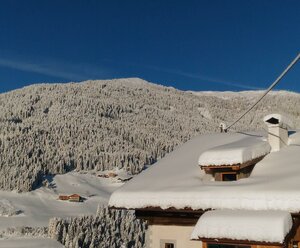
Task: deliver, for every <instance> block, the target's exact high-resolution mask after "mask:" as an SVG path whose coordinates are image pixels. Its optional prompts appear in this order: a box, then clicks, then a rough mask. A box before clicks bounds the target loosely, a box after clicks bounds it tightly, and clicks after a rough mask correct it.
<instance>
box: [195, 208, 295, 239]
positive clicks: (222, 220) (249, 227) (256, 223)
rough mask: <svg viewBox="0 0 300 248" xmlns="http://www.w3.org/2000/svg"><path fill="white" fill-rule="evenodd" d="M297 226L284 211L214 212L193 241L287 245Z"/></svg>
mask: <svg viewBox="0 0 300 248" xmlns="http://www.w3.org/2000/svg"><path fill="white" fill-rule="evenodd" d="M292 226H293V220H292V216H291V214H290V213H289V212H284V211H247V210H214V211H208V212H205V213H204V214H203V215H202V216H201V217H200V219H199V220H198V222H197V224H196V226H195V228H194V230H193V233H192V235H191V239H194V240H198V239H200V240H201V239H226V240H227V239H228V240H238V241H254V242H267V243H280V244H282V243H284V241H285V238H286V236H287V234H288V233H289V232H290V231H291V229H292Z"/></svg>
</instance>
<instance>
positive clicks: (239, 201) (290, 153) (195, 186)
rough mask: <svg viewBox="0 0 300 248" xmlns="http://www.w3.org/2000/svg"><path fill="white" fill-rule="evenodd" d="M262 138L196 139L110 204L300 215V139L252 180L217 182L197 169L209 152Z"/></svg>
mask: <svg viewBox="0 0 300 248" xmlns="http://www.w3.org/2000/svg"><path fill="white" fill-rule="evenodd" d="M294 135H296V134H294ZM262 138H263V136H262V135H260V134H258V133H249V134H247V133H218V134H207V135H201V136H198V137H195V138H193V139H192V140H190V141H188V142H187V143H185V144H184V145H182V146H180V147H178V148H177V149H176V150H175V151H173V152H172V153H170V154H168V155H167V156H165V157H164V158H163V159H161V160H160V161H158V162H157V163H156V164H154V165H152V166H151V167H150V168H148V169H147V170H145V171H143V172H142V173H141V174H140V175H138V176H136V177H135V178H133V179H132V180H131V181H130V182H128V183H126V184H125V185H124V186H123V187H121V188H120V189H119V190H117V191H115V192H114V193H113V194H112V196H111V198H110V201H109V205H110V206H114V207H119V208H127V209H130V208H132V209H135V208H146V207H159V208H162V209H167V208H171V207H174V208H176V209H184V208H190V209H194V210H200V209H202V210H205V209H244V210H284V211H289V212H300V190H299V188H300V157H299V154H300V143H297V140H298V139H296V138H295V139H294V141H293V145H289V146H287V147H284V148H283V149H281V150H280V151H279V152H274V153H270V154H268V155H267V156H266V157H264V159H263V160H261V161H260V162H259V163H257V164H256V166H255V167H254V169H253V171H252V174H251V175H250V177H249V178H245V179H241V180H238V181H231V182H220V181H219V182H215V181H213V180H212V178H211V177H210V176H209V175H207V174H205V172H204V171H203V170H200V168H199V166H198V161H197V160H198V158H199V155H200V154H202V153H203V152H205V151H207V150H209V149H213V148H215V147H219V146H222V145H225V144H230V143H233V142H242V143H243V142H250V141H251V140H252V139H260V140H261V139H262Z"/></svg>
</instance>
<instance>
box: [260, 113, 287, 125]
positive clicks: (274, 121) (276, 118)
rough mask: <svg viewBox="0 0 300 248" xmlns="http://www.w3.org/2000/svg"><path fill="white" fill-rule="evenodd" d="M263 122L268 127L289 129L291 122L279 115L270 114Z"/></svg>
mask: <svg viewBox="0 0 300 248" xmlns="http://www.w3.org/2000/svg"><path fill="white" fill-rule="evenodd" d="M264 122H265V123H266V124H267V126H268V127H274V126H280V127H283V128H291V127H292V124H291V121H290V120H289V119H288V118H286V117H285V116H283V115H281V114H270V115H267V116H265V117H264Z"/></svg>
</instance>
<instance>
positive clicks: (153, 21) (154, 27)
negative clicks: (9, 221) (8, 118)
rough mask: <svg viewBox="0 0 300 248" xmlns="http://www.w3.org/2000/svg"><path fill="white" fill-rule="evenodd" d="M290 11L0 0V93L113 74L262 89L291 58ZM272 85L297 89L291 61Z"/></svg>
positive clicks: (288, 0) (295, 23)
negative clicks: (44, 83)
mask: <svg viewBox="0 0 300 248" xmlns="http://www.w3.org/2000/svg"><path fill="white" fill-rule="evenodd" d="M299 13H300V1H298V0H256V1H254V0H247V1H246V0H245V1H242V0H226V1H225V0H222V1H217V0H207V1H201V0H195V1H192V0H185V1H183V0H182V1H176V0H173V1H171V0H170V1H169V0H164V1H162V0H151V1H150V0H149V1H146V0H137V1H135V0H128V1H122V0H120V1H114V0H111V1H104V0H98V1H92V0H89V1H85V0H82V1H80V0H73V1H67V0H51V1H50V0H48V1H40V0H38V1H33V0H27V1H21V0H19V1H14V0H7V1H1V8H0V32H1V33H0V92H4V91H8V90H11V89H15V88H19V87H22V86H25V85H29V84H32V83H39V82H70V81H82V80H86V79H110V78H120V77H140V78H143V79H146V80H148V81H151V82H155V83H159V84H164V85H168V86H173V87H176V88H179V89H183V90H234V91H236V90H249V89H263V88H266V87H267V86H268V85H269V84H270V83H272V81H273V80H274V79H275V78H276V77H277V76H278V75H279V74H280V73H281V71H282V70H283V69H284V68H285V67H286V66H287V65H288V64H289V63H290V61H291V60H292V59H293V58H294V57H295V56H296V55H297V54H298V53H299V52H300V25H299V23H300V14H299ZM277 89H286V90H293V91H298V92H300V63H298V64H297V65H296V66H295V68H294V69H293V70H292V71H291V72H290V73H289V74H288V76H287V77H286V78H285V79H284V80H283V81H282V82H281V83H280V85H279V86H278V87H277Z"/></svg>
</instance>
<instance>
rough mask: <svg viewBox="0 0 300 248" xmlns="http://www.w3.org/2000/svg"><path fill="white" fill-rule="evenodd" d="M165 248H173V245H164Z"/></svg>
mask: <svg viewBox="0 0 300 248" xmlns="http://www.w3.org/2000/svg"><path fill="white" fill-rule="evenodd" d="M165 248H175V246H174V244H173V243H165Z"/></svg>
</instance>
